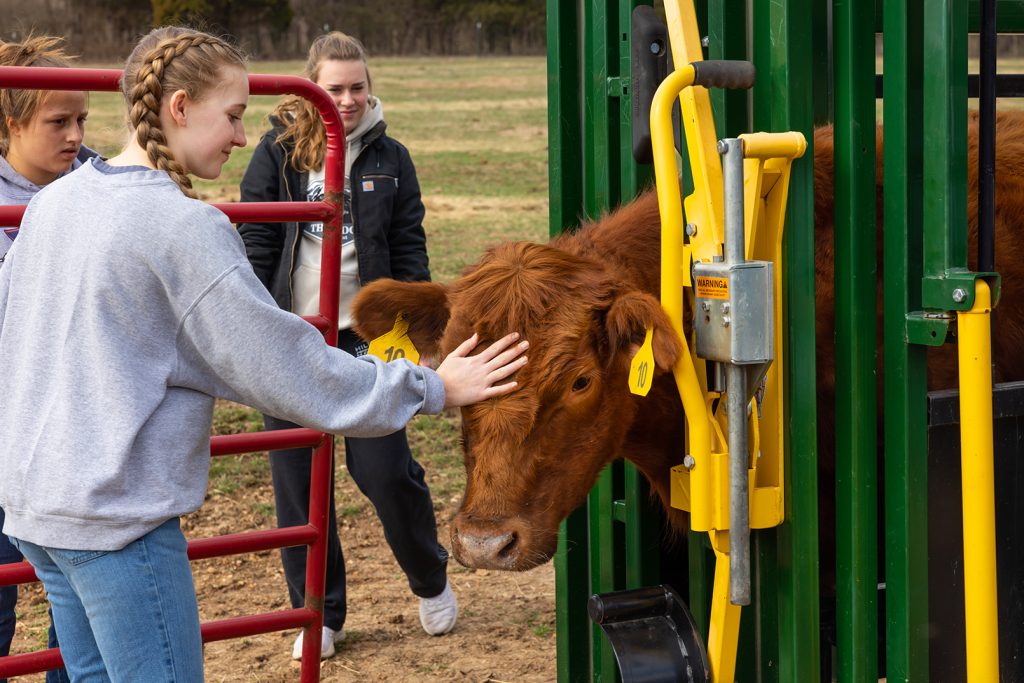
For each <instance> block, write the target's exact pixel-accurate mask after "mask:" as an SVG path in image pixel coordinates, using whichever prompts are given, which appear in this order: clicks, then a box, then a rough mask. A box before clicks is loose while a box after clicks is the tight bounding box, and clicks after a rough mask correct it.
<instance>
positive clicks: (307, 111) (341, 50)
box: [271, 31, 373, 171]
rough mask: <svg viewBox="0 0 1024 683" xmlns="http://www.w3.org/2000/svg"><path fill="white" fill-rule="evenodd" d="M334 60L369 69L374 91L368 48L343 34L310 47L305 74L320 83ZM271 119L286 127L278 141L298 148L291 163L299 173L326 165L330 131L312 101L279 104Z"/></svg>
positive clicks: (293, 99) (323, 38) (329, 35)
mask: <svg viewBox="0 0 1024 683" xmlns="http://www.w3.org/2000/svg"><path fill="white" fill-rule="evenodd" d="M331 60H336V61H339V62H351V61H360V62H362V63H363V66H365V67H366V85H367V87H368V88H370V90H371V91H372V89H373V82H372V81H371V80H370V67H369V66H367V64H366V48H364V47H363V44H362V43H360V42H359V40H358V39H356V38H353V37H352V36H350V35H348V34H345V33H342V32H341V31H331V32H330V33H326V34H324V35H322V36H320V37H319V38H317V39H316V40H314V41H313V44H312V45H310V46H309V56H308V57H307V58H306V67H305V69H303V75H304V76H305V77H306V78H308V79H309V80H311V81H313V82H316V79H317V77H318V76H319V75H320V65H321V64H323V63H324V62H326V61H331ZM271 116H274V117H276V118H278V119H279V120H280V121H281V123H283V124H284V127H285V128H284V132H283V133H281V135H280V136H278V138H277V141H278V142H279V143H282V144H284V143H286V142H289V141H291V142H292V143H293V144H294V145H295V149H294V150H292V153H291V164H292V166H293V167H294V168H295V169H296V170H298V171H314V170H316V169H318V168H320V167H321V166H323V165H324V155H325V154H326V151H327V131H326V129H325V128H324V121H323V118H322V117H321V116H320V112H319V111H318V110H317V108H316V107H314V106H313V104H312V103H311V102H310V101H309V100H306V99H304V98H301V97H289V98H287V99H285V100H284V101H282V102H281V104H279V105H277V107H276V108H275V109H274V111H273V113H272V114H271Z"/></svg>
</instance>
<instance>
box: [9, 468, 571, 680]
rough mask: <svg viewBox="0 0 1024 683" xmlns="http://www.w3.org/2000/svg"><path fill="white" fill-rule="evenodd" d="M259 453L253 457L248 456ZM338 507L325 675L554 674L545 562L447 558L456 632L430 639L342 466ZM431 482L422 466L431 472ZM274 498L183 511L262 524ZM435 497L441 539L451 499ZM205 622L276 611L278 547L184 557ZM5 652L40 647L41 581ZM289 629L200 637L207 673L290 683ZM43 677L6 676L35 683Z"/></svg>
mask: <svg viewBox="0 0 1024 683" xmlns="http://www.w3.org/2000/svg"><path fill="white" fill-rule="evenodd" d="M257 457H259V456H257ZM337 469H338V474H339V475H340V476H338V482H339V483H338V489H337V505H338V510H339V524H340V529H339V531H340V535H341V539H342V544H343V547H344V549H345V555H346V561H347V566H348V594H349V616H348V622H347V623H346V625H345V630H346V631H347V633H348V638H347V640H346V641H345V643H344V644H343V645H342V647H341V648H340V650H339V652H338V654H337V655H336V656H335V657H334V658H332V659H329V660H326V661H325V662H324V663H323V665H322V667H321V680H323V681H337V682H339V683H341V682H349V681H466V682H470V681H472V682H473V683H501V682H503V681H507V682H512V681H522V682H524V683H526V682H539V681H553V680H555V678H556V675H555V635H554V617H555V609H554V603H555V597H554V571H553V569H552V565H551V564H550V563H549V564H547V565H545V566H544V567H541V568H539V569H536V570H533V571H531V572H526V573H520V574H511V573H503V572H488V571H484V570H480V571H475V570H469V569H466V568H465V567H462V566H461V565H459V564H458V563H456V562H455V561H454V560H452V561H451V563H450V565H449V569H448V574H449V579H450V581H451V584H452V587H453V588H454V590H455V593H456V595H457V596H458V598H459V607H460V613H459V621H458V625H457V626H456V627H455V630H454V631H453V632H452V633H450V634H448V635H446V636H441V637H432V636H428V635H427V634H426V633H424V632H423V629H422V628H421V627H420V623H419V616H418V611H417V609H418V601H417V598H416V597H415V596H414V595H413V594H412V593H411V592H410V591H409V588H408V585H407V583H406V581H405V577H404V576H403V575H402V573H401V571H400V570H399V568H398V565H397V563H396V562H395V560H394V558H393V557H392V555H391V552H390V550H389V549H388V547H387V544H386V543H385V541H384V537H383V533H382V531H381V527H380V523H379V522H378V521H377V518H376V516H375V515H374V513H373V511H372V508H370V507H369V506H368V505H361V503H364V502H365V498H363V497H362V494H360V493H359V492H358V491H357V490H356V488H355V485H354V484H353V483H352V481H351V479H350V478H348V477H346V476H344V465H343V464H342V465H339V466H338V467H337ZM427 476H428V483H429V477H430V473H429V471H428V475H427ZM272 504H273V497H272V493H271V490H270V485H269V482H268V483H266V484H264V485H258V486H248V487H242V488H239V489H238V490H237V491H234V492H232V493H230V494H222V493H219V492H217V491H211V493H210V495H209V496H208V499H207V502H206V504H205V505H204V506H203V507H202V508H201V509H200V511H199V512H197V513H195V514H194V515H191V516H190V517H189V518H187V520H186V524H185V527H186V534H187V535H188V536H189V537H190V538H201V537H205V536H210V535H215V534H221V533H229V532H237V531H241V530H245V529H253V528H261V527H265V526H267V524H268V515H267V510H269V509H272V508H270V507H269V506H271V505H272ZM434 504H435V508H436V511H437V518H438V523H439V525H440V530H439V532H440V534H441V535H440V538H441V541H442V543H444V544H445V545H446V546H448V545H449V542H448V539H449V535H448V534H449V531H448V521H449V520H450V518H451V517H452V515H453V514H454V513H455V511H456V509H457V505H458V498H457V497H456V496H453V497H450V498H448V499H446V500H438V497H437V496H435V498H434ZM192 567H193V572H194V575H195V581H196V586H197V590H198V595H199V605H200V610H201V612H202V616H203V619H204V620H209V619H216V618H223V617H230V616H238V615H244V614H252V613H256V612H265V611H271V610H274V609H284V608H286V607H287V606H288V604H287V602H288V601H287V593H286V591H285V585H284V576H283V574H282V571H281V566H280V561H279V559H278V555H277V553H276V551H275V552H264V553H259V554H255V555H240V556H235V557H229V558H218V559H213V560H202V561H198V562H195V563H193V565H192ZM21 590H22V594H21V599H20V601H19V605H18V611H19V618H20V622H19V627H18V633H17V635H16V637H15V642H14V647H13V651H14V652H26V651H30V650H34V649H38V648H40V647H42V646H44V645H45V632H44V628H45V622H46V607H45V598H44V597H43V595H42V593H41V591H40V590H39V588H38V584H35V585H32V586H23V587H22V589H21ZM295 634H296V632H294V631H291V632H287V633H273V634H266V635H262V636H257V637H253V638H246V639H242V640H230V641H223V642H217V643H210V644H208V645H207V646H206V656H205V660H206V679H207V681H211V682H220V681H259V682H265V683H271V682H275V683H276V682H278V681H298V679H299V665H298V663H297V662H293V661H292V660H291V649H292V641H293V639H294V638H295ZM42 680H43V676H42V675H36V676H24V677H20V678H17V679H12V681H18V682H20V681H26V682H27V681H42Z"/></svg>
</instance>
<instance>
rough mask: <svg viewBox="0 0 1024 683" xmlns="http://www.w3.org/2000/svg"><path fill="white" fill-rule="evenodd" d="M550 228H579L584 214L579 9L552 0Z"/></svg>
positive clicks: (553, 231) (549, 19) (549, 31)
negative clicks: (577, 12)
mask: <svg viewBox="0 0 1024 683" xmlns="http://www.w3.org/2000/svg"><path fill="white" fill-rule="evenodd" d="M547 44H548V59H547V72H548V223H549V230H550V233H551V235H552V236H554V235H558V234H561V233H562V231H563V230H568V229H571V228H573V227H575V226H576V225H578V224H579V219H580V215H581V213H582V209H583V178H582V176H581V174H580V169H581V168H582V165H583V146H582V139H581V134H582V131H581V129H580V112H581V111H582V109H581V103H580V94H581V93H580V63H579V35H578V21H577V14H576V6H575V5H574V4H573V3H570V2H559V0H548V6H547Z"/></svg>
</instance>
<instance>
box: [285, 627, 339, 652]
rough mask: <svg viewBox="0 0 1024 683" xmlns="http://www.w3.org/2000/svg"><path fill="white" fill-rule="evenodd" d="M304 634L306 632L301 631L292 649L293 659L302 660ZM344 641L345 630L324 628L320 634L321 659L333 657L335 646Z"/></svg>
mask: <svg viewBox="0 0 1024 683" xmlns="http://www.w3.org/2000/svg"><path fill="white" fill-rule="evenodd" d="M303 633H304V631H299V637H298V638H296V639H295V645H294V646H293V647H292V659H302V634H303ZM343 640H345V629H343V628H340V629H338V630H337V631H335V630H334V629H333V628H327V627H326V626H324V630H323V632H322V633H321V634H320V659H327V658H328V657H333V656H334V646H335V644H337V643H340V642H341V641H343Z"/></svg>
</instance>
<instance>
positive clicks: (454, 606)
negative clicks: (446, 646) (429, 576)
mask: <svg viewBox="0 0 1024 683" xmlns="http://www.w3.org/2000/svg"><path fill="white" fill-rule="evenodd" d="M458 616H459V601H458V600H457V599H456V598H455V593H454V591H452V585H451V584H450V583H448V582H447V581H446V582H445V584H444V590H443V591H441V594H440V595H437V596H435V597H433V598H420V624H422V625H423V630H424V631H426V632H427V633H429V634H430V635H432V636H443V635H444V634H445V633H448V632H449V631H451V630H452V629H453V628H455V620H456V619H457V618H458Z"/></svg>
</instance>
